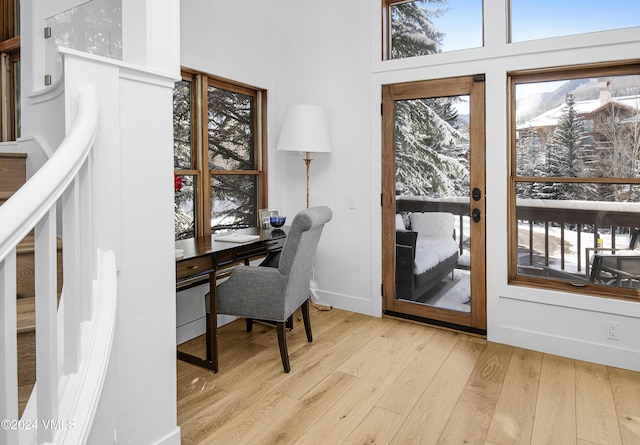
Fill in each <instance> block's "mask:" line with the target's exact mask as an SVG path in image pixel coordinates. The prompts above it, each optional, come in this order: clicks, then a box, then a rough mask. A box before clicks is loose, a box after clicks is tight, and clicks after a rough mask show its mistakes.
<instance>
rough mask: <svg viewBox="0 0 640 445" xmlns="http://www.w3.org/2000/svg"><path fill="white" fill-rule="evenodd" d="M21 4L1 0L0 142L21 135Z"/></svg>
mask: <svg viewBox="0 0 640 445" xmlns="http://www.w3.org/2000/svg"><path fill="white" fill-rule="evenodd" d="M19 7H20V2H19V1H18V0H0V9H1V10H2V19H0V20H1V21H2V26H1V27H0V70H1V75H0V79H1V80H0V104H1V105H0V122H1V125H0V141H12V140H16V138H18V137H19V136H20V10H19Z"/></svg>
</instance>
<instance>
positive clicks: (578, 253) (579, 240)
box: [576, 224, 582, 272]
mask: <svg viewBox="0 0 640 445" xmlns="http://www.w3.org/2000/svg"><path fill="white" fill-rule="evenodd" d="M576 231H577V232H578V233H577V237H578V240H577V245H578V247H577V249H578V251H577V252H576V254H577V256H578V272H580V271H582V224H578V225H577V226H576Z"/></svg>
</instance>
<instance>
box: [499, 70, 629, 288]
mask: <svg viewBox="0 0 640 445" xmlns="http://www.w3.org/2000/svg"><path fill="white" fill-rule="evenodd" d="M510 82H511V95H512V97H511V103H512V109H511V129H512V131H511V134H512V135H513V136H512V140H511V173H510V202H511V208H512V211H511V212H510V213H511V219H510V229H511V233H510V270H509V277H510V280H511V281H512V282H519V283H523V284H534V285H541V286H551V287H556V288H562V289H570V288H571V286H580V289H584V288H586V289H587V290H592V291H594V292H596V293H602V294H608V293H610V294H611V295H613V292H612V291H611V290H610V287H611V286H615V287H616V290H615V294H616V295H618V296H632V297H635V298H637V297H640V290H639V289H640V248H639V249H638V250H635V251H634V250H633V247H635V246H632V245H631V244H632V243H631V241H632V240H634V241H635V238H636V237H634V234H635V233H636V232H637V230H636V229H638V227H639V226H640V64H639V63H631V64H625V65H619V66H610V67H598V68H595V67H593V68H590V67H581V68H574V69H564V70H558V71H555V72H549V71H545V72H530V73H517V74H512V75H511V76H510ZM622 255H624V256H627V257H628V258H624V262H625V266H624V267H623V268H622V270H614V269H616V267H604V269H602V270H598V271H597V272H598V273H595V272H596V270H595V268H594V262H598V263H600V262H601V261H618V260H617V259H614V257H615V258H617V257H619V256H622ZM634 256H637V258H638V260H635V259H634V260H633V261H630V258H631V257H634ZM603 258H604V259H603ZM632 263H634V264H632ZM603 264H604V263H603ZM600 272H602V273H600Z"/></svg>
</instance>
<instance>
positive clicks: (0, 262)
mask: <svg viewBox="0 0 640 445" xmlns="http://www.w3.org/2000/svg"><path fill="white" fill-rule="evenodd" d="M98 109H99V104H98V99H97V94H96V92H95V90H94V87H91V86H88V87H86V88H84V89H82V90H81V91H80V92H79V94H78V97H77V108H76V110H77V112H76V117H75V120H74V122H73V124H72V126H71V128H70V130H69V132H68V135H67V137H66V138H65V139H64V141H63V142H62V144H61V145H60V147H58V149H57V150H56V151H55V152H54V154H53V155H52V156H51V158H50V159H49V160H48V161H47V162H46V164H45V165H44V166H42V167H41V168H40V169H39V170H38V171H37V172H36V173H35V174H34V175H33V176H32V177H31V178H30V179H29V181H28V182H27V183H26V184H25V185H24V186H23V187H22V188H20V189H19V190H18V191H17V192H16V193H15V194H14V195H13V196H12V197H11V198H10V199H9V200H8V201H7V202H5V203H4V204H3V205H2V206H0V306H1V313H0V361H1V364H0V421H2V422H4V423H3V424H2V425H0V444H20V445H22V444H35V443H37V444H44V443H60V444H62V443H64V444H67V443H68V444H71V443H73V444H75V443H86V441H87V438H88V435H89V432H90V427H91V423H92V419H93V416H94V414H95V411H96V407H97V403H98V400H99V391H100V390H101V388H102V385H103V382H104V378H105V375H106V370H107V365H108V360H109V355H110V353H111V344H112V341H113V329H114V324H115V309H116V307H115V304H116V297H117V292H116V267H115V255H114V254H113V252H101V251H100V250H99V249H98V248H97V246H95V245H94V242H93V238H92V236H91V233H88V231H90V230H91V227H92V224H91V215H92V213H93V212H92V208H91V205H92V202H91V199H90V196H91V186H92V184H91V177H92V174H91V167H92V162H91V158H92V157H91V149H92V147H93V141H94V138H95V134H96V128H97V124H98V114H99V113H98ZM58 211H60V212H61V218H58V217H57V212H58ZM58 219H59V220H60V221H61V224H62V241H63V274H64V275H63V283H64V289H63V293H62V297H61V301H60V305H59V306H58V304H57V285H56V276H57V267H58V265H57V264H56V259H57V237H58V232H57V230H56V227H57V221H58ZM33 229H35V230H34V232H35V273H34V275H35V292H36V297H35V305H36V310H35V313H36V385H35V388H34V391H33V393H32V395H31V398H30V399H29V402H28V403H27V406H26V408H25V411H24V413H23V415H22V418H18V396H17V336H16V246H17V245H18V243H19V242H20V240H22V238H24V236H25V235H27V234H28V233H29V232H30V231H31V230H33ZM87 265H90V268H89V269H87Z"/></svg>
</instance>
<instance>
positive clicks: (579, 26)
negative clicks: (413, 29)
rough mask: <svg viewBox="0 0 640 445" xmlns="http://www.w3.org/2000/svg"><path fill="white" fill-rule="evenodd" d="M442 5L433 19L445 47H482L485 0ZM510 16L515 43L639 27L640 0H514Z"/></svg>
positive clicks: (455, 0)
mask: <svg viewBox="0 0 640 445" xmlns="http://www.w3.org/2000/svg"><path fill="white" fill-rule="evenodd" d="M486 1H489V0H486ZM492 1H496V0H492ZM611 5H615V7H612V6H611ZM425 6H426V8H427V9H433V8H435V7H438V6H439V5H435V6H434V5H433V4H430V3H428V2H427V4H426V5H425ZM443 8H446V9H447V10H446V12H445V13H444V14H443V15H442V17H439V18H435V19H434V20H433V22H434V25H435V27H436V29H438V30H440V31H442V32H444V33H445V34H446V35H445V38H444V41H443V47H442V50H443V51H454V50H458V49H468V48H477V47H481V46H482V0H448V1H447V4H446V5H445V6H443ZM511 17H512V24H511V32H512V41H513V42H520V41H525V40H534V39H542V38H548V37H557V36H564V35H570V34H582V33H586V32H597V31H604V30H610V29H620V28H629V27H634V26H640V0H616V1H615V2H603V1H602V0H511Z"/></svg>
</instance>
